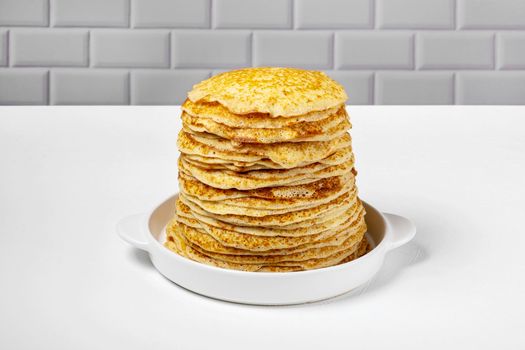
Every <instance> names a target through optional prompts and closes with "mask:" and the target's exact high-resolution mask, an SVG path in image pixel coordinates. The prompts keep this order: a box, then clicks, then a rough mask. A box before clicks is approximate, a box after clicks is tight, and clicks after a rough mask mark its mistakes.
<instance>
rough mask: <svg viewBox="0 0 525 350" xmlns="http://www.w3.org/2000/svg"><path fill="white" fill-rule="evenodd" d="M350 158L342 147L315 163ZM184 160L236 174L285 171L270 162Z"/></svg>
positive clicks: (349, 152) (188, 157)
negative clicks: (265, 170) (269, 170)
mask: <svg viewBox="0 0 525 350" xmlns="http://www.w3.org/2000/svg"><path fill="white" fill-rule="evenodd" d="M352 157H353V155H352V148H351V147H344V148H341V149H338V150H337V151H335V152H334V153H332V154H330V155H329V156H327V157H326V158H323V159H321V160H319V161H318V162H316V163H319V164H324V165H338V164H341V163H344V162H345V161H347V160H349V159H351V158H352ZM184 159H185V160H186V161H187V162H189V163H191V164H194V165H196V166H200V167H201V168H206V169H210V170H223V169H224V170H232V171H237V172H241V173H242V172H246V171H253V170H264V169H287V168H285V167H283V166H281V165H279V164H277V163H274V162H272V161H270V160H259V161H256V162H240V161H232V160H223V159H219V158H212V157H202V156H199V155H193V154H184ZM316 163H311V164H316ZM305 165H309V164H305ZM303 166H304V165H303Z"/></svg>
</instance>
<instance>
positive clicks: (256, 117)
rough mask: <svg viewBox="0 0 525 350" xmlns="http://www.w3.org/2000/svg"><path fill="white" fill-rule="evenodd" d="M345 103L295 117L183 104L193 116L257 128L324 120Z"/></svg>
mask: <svg viewBox="0 0 525 350" xmlns="http://www.w3.org/2000/svg"><path fill="white" fill-rule="evenodd" d="M341 107H344V104H341V105H339V106H337V107H333V108H328V109H325V110H322V111H313V112H309V113H306V114H303V115H297V116H293V117H273V118H272V117H270V116H269V115H268V114H267V113H249V114H235V113H232V112H230V111H229V110H228V109H227V108H226V107H224V106H223V105H221V104H220V103H217V102H198V103H194V102H192V101H191V100H189V99H186V101H184V103H183V104H182V110H183V111H184V112H185V113H187V114H189V115H191V116H193V117H199V118H204V119H210V120H212V121H214V122H216V123H220V124H223V125H226V126H230V127H233V128H255V129H280V128H286V127H289V126H292V125H294V124H297V123H303V122H315V121H319V120H323V119H325V118H327V117H329V116H330V115H332V114H334V113H336V112H337V111H338V110H339V109H341Z"/></svg>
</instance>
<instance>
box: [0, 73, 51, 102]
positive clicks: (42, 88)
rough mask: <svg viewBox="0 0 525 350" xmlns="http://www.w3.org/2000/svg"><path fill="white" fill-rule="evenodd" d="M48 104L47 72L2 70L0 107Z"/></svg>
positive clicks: (0, 77)
mask: <svg viewBox="0 0 525 350" xmlns="http://www.w3.org/2000/svg"><path fill="white" fill-rule="evenodd" d="M47 103H48V71H47V70H43V69H32V68H31V69H28V68H26V69H20V68H13V69H5V68H2V69H0V105H18V104H21V105H45V104H47Z"/></svg>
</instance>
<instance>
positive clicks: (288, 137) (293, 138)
mask: <svg viewBox="0 0 525 350" xmlns="http://www.w3.org/2000/svg"><path fill="white" fill-rule="evenodd" d="M182 122H183V124H184V127H185V130H186V131H187V132H188V131H190V132H193V133H209V134H213V135H217V136H220V137H222V138H226V139H229V140H233V141H237V142H241V143H277V142H303V141H328V140H331V139H334V138H336V137H339V136H341V135H343V134H344V133H345V132H346V131H347V130H348V129H350V127H351V125H350V122H349V120H348V115H347V113H346V110H345V108H344V107H342V108H340V109H339V111H337V112H336V113H334V114H332V115H330V116H328V117H327V118H325V119H322V120H320V121H315V122H301V123H297V124H293V125H290V126H288V127H284V128H280V129H262V128H237V127H230V126H227V125H224V124H221V123H218V122H215V121H213V120H211V119H205V118H200V117H195V116H191V115H189V114H187V113H184V112H183V113H182Z"/></svg>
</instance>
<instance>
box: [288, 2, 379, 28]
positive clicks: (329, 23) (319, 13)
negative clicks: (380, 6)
mask: <svg viewBox="0 0 525 350" xmlns="http://www.w3.org/2000/svg"><path fill="white" fill-rule="evenodd" d="M373 5H374V1H373V0H297V1H296V2H295V27H296V28H299V29H327V28H371V27H372V25H373V21H374V17H373V10H374V6H373Z"/></svg>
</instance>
